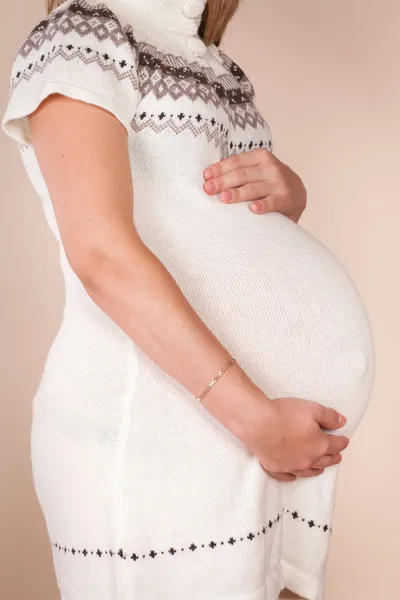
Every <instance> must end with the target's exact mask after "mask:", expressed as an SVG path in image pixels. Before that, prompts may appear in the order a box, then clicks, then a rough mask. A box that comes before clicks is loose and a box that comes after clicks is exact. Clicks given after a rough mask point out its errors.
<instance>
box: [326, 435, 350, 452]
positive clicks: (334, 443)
mask: <svg viewBox="0 0 400 600" xmlns="http://www.w3.org/2000/svg"><path fill="white" fill-rule="evenodd" d="M325 435H326V436H327V437H328V449H327V451H326V454H332V455H336V454H340V453H341V452H343V450H346V448H347V447H348V445H349V444H350V440H349V438H347V437H345V436H337V435H329V434H328V433H327V434H325Z"/></svg>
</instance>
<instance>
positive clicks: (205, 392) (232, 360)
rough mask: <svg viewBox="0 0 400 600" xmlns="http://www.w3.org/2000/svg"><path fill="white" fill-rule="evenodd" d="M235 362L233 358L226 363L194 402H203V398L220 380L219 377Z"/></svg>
mask: <svg viewBox="0 0 400 600" xmlns="http://www.w3.org/2000/svg"><path fill="white" fill-rule="evenodd" d="M235 362H236V359H235V358H231V360H228V362H227V363H226V365H224V366H223V367H222V369H221V370H220V372H219V373H218V374H217V375H216V376H215V377H214V379H213V380H212V381H210V383H209V384H208V386H207V387H206V389H205V390H204V392H203V393H202V394H200V396H197V397H196V400H198V401H199V402H201V401H202V400H204V398H205V397H206V396H207V394H208V392H209V391H210V390H211V388H212V387H213V386H214V385H215V384H216V383H217V381H218V380H219V379H221V377H222V375H223V374H224V373H225V371H226V370H227V369H229V367H230V366H231V365H233V364H234V363H235Z"/></svg>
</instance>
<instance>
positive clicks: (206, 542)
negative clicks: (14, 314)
mask: <svg viewBox="0 0 400 600" xmlns="http://www.w3.org/2000/svg"><path fill="white" fill-rule="evenodd" d="M204 5H205V0H109V1H107V2H106V4H97V5H96V4H94V3H92V2H87V1H85V0H74V1H71V0H67V2H66V3H65V4H63V5H62V6H61V7H60V8H59V9H57V10H56V11H55V12H53V13H52V14H51V15H50V16H49V17H48V18H46V19H45V20H44V21H42V22H41V23H40V24H38V25H37V27H35V29H34V30H33V31H32V32H31V33H30V35H29V36H28V37H27V39H26V40H25V41H24V43H23V44H22V47H21V49H20V51H19V54H18V56H17V58H16V61H15V64H14V66H13V70H12V79H11V87H10V92H11V93H10V100H9V104H8V107H7V111H6V114H5V116H4V120H3V127H4V129H5V131H6V132H7V133H8V134H9V135H10V136H11V137H13V138H14V139H15V140H17V141H18V142H19V143H20V148H21V153H22V158H23V160H24V163H25V165H26V169H27V171H28V174H29V176H30V178H31V180H32V183H33V185H34V186H35V188H36V190H37V191H38V193H39V194H40V196H41V198H42V201H43V206H44V210H45V212H46V216H47V218H48V222H49V225H50V227H51V228H52V230H53V232H54V234H55V236H56V237H57V239H58V240H59V239H60V238H59V232H58V229H57V225H56V222H55V218H54V214H53V210H52V205H51V201H50V198H49V195H48V192H47V188H46V185H45V182H44V180H43V178H42V176H41V173H40V169H39V167H38V164H37V162H36V159H35V154H34V151H33V149H32V146H31V145H30V136H29V127H28V120H27V118H26V117H27V115H29V114H30V113H32V112H33V111H34V110H35V109H36V108H37V107H38V105H39V104H40V102H41V101H42V100H43V99H44V98H45V97H47V96H48V95H49V94H52V93H54V92H58V93H61V94H65V95H67V96H70V97H72V98H76V99H79V100H83V101H85V102H89V103H92V104H96V105H99V106H101V107H103V108H105V109H107V110H109V111H111V112H112V113H114V114H115V115H116V117H117V118H118V119H119V120H120V121H121V122H122V123H123V125H124V126H125V127H126V129H127V130H128V132H129V151H130V155H131V159H132V176H133V182H134V191H135V198H134V222H135V225H136V228H137V230H138V232H139V234H140V236H141V238H142V240H143V242H144V243H145V244H146V245H147V246H148V247H149V248H150V249H151V250H152V251H153V252H154V253H155V254H156V255H157V256H158V257H159V259H160V260H161V261H162V262H163V264H164V265H165V266H166V268H167V269H168V270H169V272H170V273H171V274H172V275H173V277H174V278H175V280H176V281H177V283H178V285H179V286H180V288H181V289H182V291H183V293H184V295H185V296H186V298H187V299H188V301H189V302H190V303H191V305H192V306H193V307H194V308H195V310H196V311H197V312H198V314H199V315H200V317H201V318H202V319H203V321H204V322H205V323H206V324H207V326H208V327H209V328H210V329H211V330H212V331H213V333H214V334H215V336H216V337H217V338H218V339H219V340H220V341H221V342H222V343H223V344H224V345H225V346H226V347H227V348H228V350H229V351H230V352H231V354H232V355H233V356H235V357H236V359H237V360H238V362H239V363H240V364H241V366H242V367H243V368H244V369H245V371H246V372H247V373H248V375H249V376H250V377H251V378H252V379H253V380H254V382H255V383H256V384H257V385H259V386H260V387H261V388H262V389H263V390H264V391H265V393H266V394H267V395H268V396H270V397H272V398H276V397H283V396H297V397H301V398H307V399H310V400H315V401H318V402H321V403H323V404H325V405H327V406H333V407H335V408H336V409H338V410H339V411H341V412H343V413H344V414H345V415H346V416H347V417H348V426H347V427H346V429H345V430H344V433H347V434H351V433H352V432H353V431H354V430H355V428H356V426H357V425H358V424H359V422H360V420H361V418H362V416H363V413H364V411H365V409H366V406H367V403H368V400H369V397H370V392H371V387H372V383H373V373H374V353H373V340H372V336H371V330H370V326H369V322H368V318H367V316H366V314H365V310H364V307H363V304H362V302H361V300H360V297H359V294H358V293H357V291H356V289H355V287H354V284H353V283H352V281H351V279H350V277H349V275H348V274H347V273H346V272H345V271H344V269H343V267H342V266H341V265H340V264H339V262H338V261H337V260H336V259H335V258H334V257H333V256H332V254H331V253H330V252H329V251H328V249H327V248H325V247H324V246H323V245H322V244H321V243H320V242H318V241H317V240H316V239H315V238H314V237H312V236H311V235H310V234H309V233H307V232H306V231H305V230H304V229H303V228H302V227H301V226H299V225H295V224H294V223H293V222H292V221H290V220H289V219H287V218H286V217H284V216H282V215H281V214H269V215H264V216H257V215H254V214H252V213H251V212H250V211H249V209H248V205H247V204H237V205H233V206H230V205H224V204H222V203H221V202H220V201H219V200H218V199H216V198H210V197H208V196H207V195H206V194H205V193H204V192H203V190H202V183H203V178H202V172H203V169H204V168H205V167H207V166H209V165H210V164H212V163H213V162H215V161H218V160H219V159H220V158H221V157H225V156H227V155H230V154H235V153H239V152H244V151H248V150H251V149H252V148H266V149H267V150H271V148H272V143H271V137H270V131H269V129H268V126H267V125H266V123H265V122H264V120H263V118H262V117H261V115H260V114H259V112H258V111H257V109H256V108H255V106H254V103H253V101H254V92H253V87H252V85H251V83H250V82H249V80H248V79H247V77H246V76H245V74H244V73H243V71H242V70H241V69H240V68H239V66H238V65H236V64H235V63H234V62H233V61H232V60H230V59H229V58H228V57H227V56H226V55H225V54H224V53H222V52H221V51H219V50H218V49H217V48H216V47H215V46H212V47H210V48H206V47H205V46H204V44H203V43H202V41H201V40H200V38H199V37H198V36H197V30H198V26H199V23H200V17H201V14H202V11H203V9H204ZM73 134H74V132H73V130H71V135H73ZM73 176H74V174H73V173H71V177H73ZM60 259H61V265H62V269H63V273H64V277H65V287H66V304H65V310H64V315H63V320H62V324H61V327H60V329H59V331H58V334H57V336H56V339H55V340H54V343H53V344H52V347H51V349H50V351H49V355H48V358H47V362H46V365H45V369H44V373H43V377H42V379H41V383H40V386H39V389H38V391H37V394H36V396H35V399H34V403H33V425H32V438H31V439H32V465H33V474H34V481H35V486H36V491H37V495H38V499H39V502H40V505H41V507H42V510H43V513H44V516H45V519H46V524H47V528H48V533H49V538H50V541H51V545H52V551H53V557H54V566H55V570H56V575H57V581H58V585H59V588H60V594H61V598H62V600H276V599H277V597H278V594H279V591H280V589H281V588H282V587H284V586H287V587H289V588H291V589H292V590H294V591H295V592H297V593H299V594H300V595H302V596H304V597H305V598H308V599H309V600H321V598H322V591H323V572H324V566H325V561H326V556H327V551H328V546H329V538H330V533H331V519H332V510H333V503H334V494H335V483H336V476H337V468H331V469H328V470H327V471H326V472H325V473H324V475H323V476H321V477H319V478H317V479H308V480H299V481H297V482H295V483H293V484H280V483H278V482H276V481H275V480H273V479H272V478H270V477H268V476H267V475H266V473H265V472H264V471H263V469H262V468H261V466H260V465H259V463H258V461H257V459H256V458H254V457H253V456H251V454H250V453H249V452H248V451H247V449H246V448H245V447H244V445H243V444H242V443H240V442H239V441H238V440H237V439H236V438H234V436H233V435H231V434H230V433H229V432H228V431H227V430H225V429H224V428H223V427H222V426H221V425H220V424H219V423H218V422H217V421H216V420H215V419H213V417H211V416H210V415H209V413H207V411H206V410H205V409H204V407H203V406H202V405H201V404H199V403H197V402H196V400H195V398H193V397H192V396H191V394H190V393H188V392H187V391H186V390H185V389H184V388H183V386H181V385H180V384H178V383H177V382H176V381H174V380H173V379H172V378H170V377H169V376H168V375H166V374H165V373H164V372H163V371H162V370H161V369H160V368H159V367H158V366H156V365H155V364H154V363H153V362H152V361H151V360H149V359H148V358H147V357H146V356H145V355H144V354H143V353H142V352H141V351H140V350H139V349H138V348H137V346H136V345H135V343H134V342H133V341H132V340H130V339H129V338H128V337H127V336H126V335H125V334H124V333H123V332H122V331H121V330H120V329H119V328H118V327H117V326H116V325H115V324H114V323H113V321H111V320H110V319H109V317H108V316H107V315H105V314H104V313H103V312H102V311H101V310H100V309H99V308H98V307H97V306H96V305H95V304H94V302H93V301H92V300H91V299H90V297H89V296H88V295H87V293H86V291H85V289H84V287H83V286H82V284H81V282H80V281H79V279H78V278H77V277H76V275H75V274H74V273H73V271H72V270H71V268H70V266H69V264H68V262H67V260H66V256H65V253H64V250H63V247H62V244H61V242H60ZM205 383H207V382H205Z"/></svg>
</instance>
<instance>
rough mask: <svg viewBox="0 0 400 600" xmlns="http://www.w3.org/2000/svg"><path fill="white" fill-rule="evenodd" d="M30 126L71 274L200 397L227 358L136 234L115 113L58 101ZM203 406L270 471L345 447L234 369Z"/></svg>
mask: <svg viewBox="0 0 400 600" xmlns="http://www.w3.org/2000/svg"><path fill="white" fill-rule="evenodd" d="M29 122H30V127H31V139H32V143H33V146H34V149H35V152H36V156H37V158H38V161H39V164H40V168H41V170H42V173H43V176H44V179H45V181H46V184H47V187H48V190H49V193H50V197H51V199H52V202H53V205H54V211H55V216H56V220H57V223H58V226H59V231H60V235H61V238H62V241H63V245H64V248H65V251H66V254H67V258H68V260H69V262H70V265H71V267H72V269H73V270H74V271H75V273H76V274H77V276H78V277H79V278H80V280H81V281H82V283H83V285H84V287H85V289H86V290H87V292H88V294H89V295H90V296H91V298H92V299H93V300H94V301H95V302H96V304H97V305H98V306H99V307H100V308H101V309H102V310H103V311H104V312H105V313H106V314H107V315H108V316H109V317H110V318H111V319H112V320H113V321H114V322H115V323H117V324H118V325H119V326H120V327H121V328H122V329H123V330H124V331H125V332H126V334H127V335H128V336H129V337H130V338H131V339H132V340H134V341H135V343H136V344H137V345H138V346H139V347H140V348H141V349H142V350H143V352H144V353H145V354H147V355H148V356H149V357H150V358H151V359H152V360H153V361H154V362H155V363H156V364H157V365H159V366H160V367H161V368H162V369H163V370H164V371H166V372H167V373H168V374H169V375H171V376H172V377H173V378H174V379H176V380H178V381H179V382H180V383H182V385H183V386H185V388H186V389H187V390H188V391H190V392H191V393H192V394H193V395H198V394H200V393H201V392H202V391H203V390H204V388H205V386H206V385H207V384H208V383H209V382H210V380H211V379H212V378H213V377H214V376H215V375H216V373H217V372H218V371H219V370H220V368H221V367H222V366H223V365H224V363H225V362H226V360H227V359H228V358H230V354H229V353H228V351H227V349H226V348H224V347H223V345H222V344H221V343H220V342H219V341H218V340H217V339H216V338H215V337H214V335H213V334H212V333H211V332H210V331H209V329H208V328H207V327H206V326H205V324H204V323H203V322H202V321H201V319H200V318H199V316H198V315H197V314H196V312H195V311H194V310H193V308H192V307H191V306H190V304H189V303H188V302H187V300H186V299H185V298H184V296H183V294H182V293H181V291H180V290H179V288H178V286H177V284H176V283H175V281H174V279H173V278H172V277H171V275H170V274H169V273H168V271H167V270H166V269H165V268H164V266H163V265H162V263H161V262H160V261H159V260H158V259H157V257H156V256H155V255H154V254H153V253H152V252H151V251H150V250H149V249H148V248H147V247H146V246H145V245H144V244H143V243H142V241H141V239H140V237H139V235H138V233H137V231H136V230H135V227H134V221H133V198H134V194H133V186H132V177H131V171H130V161H129V154H128V143H127V140H128V138H127V132H126V130H125V129H124V127H123V126H122V125H121V123H120V122H119V121H118V120H117V119H116V118H115V117H114V116H113V115H111V113H108V112H107V111H105V110H103V109H101V108H99V107H97V106H93V105H89V104H85V103H83V102H79V101H76V100H72V99H69V98H66V97H64V96H60V95H52V96H50V97H49V98H48V99H47V100H45V101H44V102H42V104H41V105H40V107H39V108H38V109H37V110H36V112H35V113H34V114H33V115H31V116H30V119H29ZM286 400H287V399H286ZM203 404H204V405H205V407H206V408H207V409H208V410H209V411H210V412H211V413H212V414H213V415H214V416H215V417H216V418H217V419H218V420H219V421H220V422H221V423H222V424H223V425H224V426H226V427H227V428H228V429H229V430H230V431H232V432H233V433H234V434H235V435H237V436H238V437H239V438H240V439H242V440H243V441H244V442H245V443H246V444H247V445H248V446H249V447H250V449H251V450H252V451H253V452H254V454H256V455H257V456H258V457H259V458H260V460H261V462H262V464H263V466H264V467H265V468H267V469H268V470H271V471H287V472H289V471H291V470H294V469H297V470H299V469H303V468H308V467H309V466H311V464H313V463H314V462H315V460H317V459H319V458H320V457H323V456H326V455H327V454H335V455H337V454H338V452H341V451H342V450H343V448H344V447H346V446H347V443H348V441H347V439H346V438H340V437H336V436H328V435H327V434H325V433H324V432H322V430H321V428H320V424H321V425H322V426H323V427H325V428H331V429H336V428H338V426H339V421H340V419H339V415H338V414H337V413H336V412H335V411H333V410H331V409H325V408H323V407H322V406H320V405H319V404H315V403H311V402H306V401H302V400H298V401H296V400H293V399H289V400H288V401H287V402H286V401H283V402H279V401H274V402H272V401H271V400H269V399H268V398H266V396H265V395H264V394H263V393H262V391H261V390H260V389H259V388H258V387H257V386H256V385H255V384H254V383H253V382H252V381H251V380H250V379H249V378H248V377H247V376H246V374H245V373H244V371H243V370H242V369H241V368H240V366H239V365H237V364H236V365H234V366H232V367H231V368H230V369H229V370H228V371H227V372H226V374H225V375H224V376H223V377H222V379H221V380H220V381H219V382H218V383H217V384H216V385H215V386H214V388H213V389H212V390H211V391H210V392H209V394H208V395H207V396H206V398H205V400H204V401H203ZM296 407H297V408H296ZM296 415H297V416H296ZM288 435H289V440H290V441H291V442H292V444H291V445H289V446H290V447H288V444H287V436H288Z"/></svg>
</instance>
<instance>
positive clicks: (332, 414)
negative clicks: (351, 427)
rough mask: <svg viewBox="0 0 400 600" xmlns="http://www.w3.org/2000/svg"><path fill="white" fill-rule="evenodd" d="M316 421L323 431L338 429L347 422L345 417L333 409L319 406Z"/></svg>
mask: <svg viewBox="0 0 400 600" xmlns="http://www.w3.org/2000/svg"><path fill="white" fill-rule="evenodd" d="M316 420H317V423H319V425H320V426H321V427H322V428H323V429H330V430H332V429H340V428H341V427H343V426H344V425H346V422H347V419H346V417H344V416H343V415H341V414H340V413H338V412H337V411H336V410H335V409H333V408H326V407H325V406H320V409H319V411H318V414H317V417H316Z"/></svg>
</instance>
